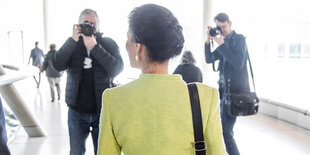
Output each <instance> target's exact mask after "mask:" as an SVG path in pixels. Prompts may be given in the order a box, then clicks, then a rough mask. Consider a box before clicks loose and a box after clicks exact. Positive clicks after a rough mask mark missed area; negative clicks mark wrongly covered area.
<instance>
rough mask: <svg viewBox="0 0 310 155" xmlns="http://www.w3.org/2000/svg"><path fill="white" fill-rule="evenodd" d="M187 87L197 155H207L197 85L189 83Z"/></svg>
mask: <svg viewBox="0 0 310 155" xmlns="http://www.w3.org/2000/svg"><path fill="white" fill-rule="evenodd" d="M187 87H188V91H189V97H190V101H191V109H192V118H193V127H194V136H195V143H194V148H195V152H196V155H205V154H206V148H207V144H206V142H205V141H204V137H203V126H202V117H201V109H200V101H199V94H198V89H197V85H196V84H195V83H189V84H188V85H187Z"/></svg>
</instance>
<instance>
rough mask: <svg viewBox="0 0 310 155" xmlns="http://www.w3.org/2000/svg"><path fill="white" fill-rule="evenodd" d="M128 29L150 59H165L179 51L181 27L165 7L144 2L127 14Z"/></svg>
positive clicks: (181, 37) (181, 36)
mask: <svg viewBox="0 0 310 155" xmlns="http://www.w3.org/2000/svg"><path fill="white" fill-rule="evenodd" d="M129 30H130V31H131V33H132V36H133V39H134V41H135V42H139V43H141V44H144V45H145V46H146V48H147V50H148V56H149V58H150V59H151V60H152V61H160V62H162V61H165V60H167V59H170V58H172V57H174V56H177V55H179V54H180V53H181V51H182V48H183V45H184V37H183V33H182V27H181V25H179V22H178V20H177V18H176V17H175V16H174V15H173V14H172V12H171V11H169V10H168V9H167V8H165V7H162V6H159V5H155V4H145V5H142V6H140V7H137V8H135V9H134V10H133V11H132V12H131V13H130V15H129Z"/></svg>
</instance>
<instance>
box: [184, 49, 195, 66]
mask: <svg viewBox="0 0 310 155" xmlns="http://www.w3.org/2000/svg"><path fill="white" fill-rule="evenodd" d="M195 62H196V60H195V58H194V56H193V54H192V52H191V51H185V52H184V53H183V55H182V58H181V63H182V64H195Z"/></svg>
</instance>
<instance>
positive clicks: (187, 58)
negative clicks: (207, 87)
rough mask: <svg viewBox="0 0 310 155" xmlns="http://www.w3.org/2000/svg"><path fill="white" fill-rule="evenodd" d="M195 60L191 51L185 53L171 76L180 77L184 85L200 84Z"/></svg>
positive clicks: (199, 71)
mask: <svg viewBox="0 0 310 155" xmlns="http://www.w3.org/2000/svg"><path fill="white" fill-rule="evenodd" d="M195 63H196V60H195V58H194V56H193V54H192V52H191V51H185V52H184V53H183V55H182V58H181V64H180V65H179V66H178V67H177V68H176V69H175V71H174V72H173V74H180V75H182V78H183V80H184V81H185V82H186V83H191V82H200V83H202V73H201V70H200V69H199V68H198V67H196V66H195Z"/></svg>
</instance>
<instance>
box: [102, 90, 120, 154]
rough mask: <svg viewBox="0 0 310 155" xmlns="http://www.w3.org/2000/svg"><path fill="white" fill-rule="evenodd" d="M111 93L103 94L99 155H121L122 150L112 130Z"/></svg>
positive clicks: (105, 92)
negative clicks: (109, 96)
mask: <svg viewBox="0 0 310 155" xmlns="http://www.w3.org/2000/svg"><path fill="white" fill-rule="evenodd" d="M108 93H109V91H108V90H106V91H104V93H103V97H102V103H103V106H102V108H101V116H100V123H99V124H100V126H99V137H98V142H99V143H98V152H97V154H98V155H121V148H120V146H119V145H118V143H117V140H116V138H115V136H114V133H113V130H112V124H111V119H110V114H109V100H108Z"/></svg>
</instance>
